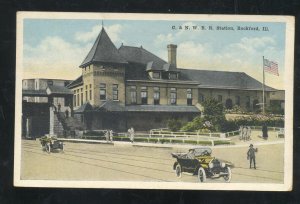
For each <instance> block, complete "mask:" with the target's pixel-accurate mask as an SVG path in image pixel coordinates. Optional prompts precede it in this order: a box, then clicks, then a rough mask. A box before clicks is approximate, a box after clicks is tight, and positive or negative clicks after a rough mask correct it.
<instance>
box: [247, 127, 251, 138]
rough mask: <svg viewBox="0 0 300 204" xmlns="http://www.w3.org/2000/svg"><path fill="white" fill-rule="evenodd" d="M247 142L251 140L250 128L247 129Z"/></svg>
mask: <svg viewBox="0 0 300 204" xmlns="http://www.w3.org/2000/svg"><path fill="white" fill-rule="evenodd" d="M247 140H251V128H250V126H248V127H247Z"/></svg>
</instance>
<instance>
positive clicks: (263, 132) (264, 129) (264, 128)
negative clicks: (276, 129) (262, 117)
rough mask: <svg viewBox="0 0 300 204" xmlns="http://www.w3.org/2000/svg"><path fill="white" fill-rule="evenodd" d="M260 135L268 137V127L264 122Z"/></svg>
mask: <svg viewBox="0 0 300 204" xmlns="http://www.w3.org/2000/svg"><path fill="white" fill-rule="evenodd" d="M262 136H263V138H264V139H265V140H267V139H268V127H267V125H266V124H264V125H263V126H262Z"/></svg>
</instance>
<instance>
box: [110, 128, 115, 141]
mask: <svg viewBox="0 0 300 204" xmlns="http://www.w3.org/2000/svg"><path fill="white" fill-rule="evenodd" d="M113 136H114V135H113V131H112V130H110V131H109V140H110V141H111V142H112V141H113Z"/></svg>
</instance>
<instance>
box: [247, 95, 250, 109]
mask: <svg viewBox="0 0 300 204" xmlns="http://www.w3.org/2000/svg"><path fill="white" fill-rule="evenodd" d="M246 108H250V96H246Z"/></svg>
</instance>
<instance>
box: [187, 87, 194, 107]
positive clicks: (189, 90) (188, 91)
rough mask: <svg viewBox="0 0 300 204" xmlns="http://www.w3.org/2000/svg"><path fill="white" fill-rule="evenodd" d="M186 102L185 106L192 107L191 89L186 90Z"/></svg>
mask: <svg viewBox="0 0 300 204" xmlns="http://www.w3.org/2000/svg"><path fill="white" fill-rule="evenodd" d="M186 100H187V105H189V106H190V105H192V103H193V98H192V89H187V90H186Z"/></svg>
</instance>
